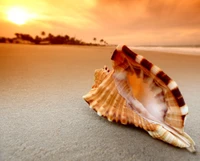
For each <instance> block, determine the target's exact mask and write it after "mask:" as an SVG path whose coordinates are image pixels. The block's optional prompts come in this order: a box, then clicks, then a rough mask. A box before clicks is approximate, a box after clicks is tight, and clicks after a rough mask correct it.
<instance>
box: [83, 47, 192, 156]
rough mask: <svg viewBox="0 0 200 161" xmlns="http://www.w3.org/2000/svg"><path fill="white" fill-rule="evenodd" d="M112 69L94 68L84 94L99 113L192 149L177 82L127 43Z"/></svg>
mask: <svg viewBox="0 0 200 161" xmlns="http://www.w3.org/2000/svg"><path fill="white" fill-rule="evenodd" d="M111 59H112V61H113V70H111V71H109V69H108V68H107V67H104V68H103V69H98V70H95V83H94V85H93V87H92V89H91V90H90V91H89V93H88V94H86V95H85V96H83V98H84V99H85V101H86V102H87V103H88V104H89V106H90V107H91V108H92V109H94V110H95V111H96V112H97V114H98V115H99V116H103V117H106V118H107V119H108V120H109V121H115V122H120V123H122V124H125V125H127V124H131V125H134V126H136V127H140V128H143V129H144V130H146V131H147V132H148V133H149V134H150V135H151V136H152V137H153V138H157V139H160V140H162V141H164V142H167V143H169V144H172V145H174V146H177V147H180V148H187V149H188V150H189V151H191V152H195V148H194V145H195V143H194V141H193V140H192V139H191V138H190V136H189V135H187V134H186V133H185V132H184V122H185V118H186V115H187V114H188V107H187V105H186V104H185V101H184V99H183V96H182V95H181V92H180V90H179V88H178V86H177V84H176V82H175V81H173V80H172V79H171V78H170V77H169V76H168V75H167V74H165V73H164V72H163V71H162V70H161V69H160V68H159V67H157V66H155V65H154V64H152V63H151V62H149V61H148V60H147V59H145V58H144V57H143V56H141V55H138V54H136V53H134V52H133V51H132V50H130V49H129V48H128V47H127V46H118V47H117V48H116V50H115V51H114V53H113V55H112V58H111Z"/></svg>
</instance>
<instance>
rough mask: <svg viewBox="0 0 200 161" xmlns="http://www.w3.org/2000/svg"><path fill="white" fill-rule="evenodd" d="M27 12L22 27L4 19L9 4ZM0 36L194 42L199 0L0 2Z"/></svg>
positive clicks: (199, 38) (199, 39)
mask: <svg viewBox="0 0 200 161" xmlns="http://www.w3.org/2000/svg"><path fill="white" fill-rule="evenodd" d="M16 6H17V7H22V8H24V9H25V10H26V12H27V13H28V14H29V19H28V20H27V22H26V23H25V24H23V25H17V24H15V23H13V22H11V21H9V20H8V16H7V12H8V10H9V9H10V8H12V7H16ZM0 28H1V29H0V36H5V37H13V36H14V33H16V32H18V33H28V34H30V35H32V36H35V35H40V34H41V31H45V33H47V34H48V33H52V34H54V35H57V34H61V35H66V34H67V35H69V36H70V37H76V38H78V39H82V40H83V41H85V42H92V41H93V38H94V37H96V38H97V41H99V40H100V39H104V40H105V41H107V42H108V43H109V44H126V45H132V46H134V45H196V44H200V0H38V1H37V0H0Z"/></svg>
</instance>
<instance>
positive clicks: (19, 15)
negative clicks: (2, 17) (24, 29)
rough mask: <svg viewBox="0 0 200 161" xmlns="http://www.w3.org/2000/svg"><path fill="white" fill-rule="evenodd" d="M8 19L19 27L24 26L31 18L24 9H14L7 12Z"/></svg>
mask: <svg viewBox="0 0 200 161" xmlns="http://www.w3.org/2000/svg"><path fill="white" fill-rule="evenodd" d="M7 18H8V20H9V21H11V22H13V23H15V24H17V25H23V24H25V23H26V22H27V21H28V20H29V18H30V16H29V14H28V12H26V10H25V9H24V8H20V7H12V8H10V9H9V10H8V12H7Z"/></svg>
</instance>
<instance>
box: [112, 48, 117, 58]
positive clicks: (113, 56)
mask: <svg viewBox="0 0 200 161" xmlns="http://www.w3.org/2000/svg"><path fill="white" fill-rule="evenodd" d="M117 54H118V52H117V50H115V51H114V52H113V54H112V57H111V60H114V59H115V57H116V56H117Z"/></svg>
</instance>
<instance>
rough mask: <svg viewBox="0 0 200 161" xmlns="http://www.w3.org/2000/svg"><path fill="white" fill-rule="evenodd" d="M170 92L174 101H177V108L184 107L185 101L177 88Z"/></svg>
mask: <svg viewBox="0 0 200 161" xmlns="http://www.w3.org/2000/svg"><path fill="white" fill-rule="evenodd" d="M171 92H172V94H173V95H174V97H175V98H176V101H177V103H178V105H179V107H182V106H184V105H185V101H184V99H183V96H182V94H181V92H180V90H179V89H178V87H177V88H175V89H173V90H171Z"/></svg>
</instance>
